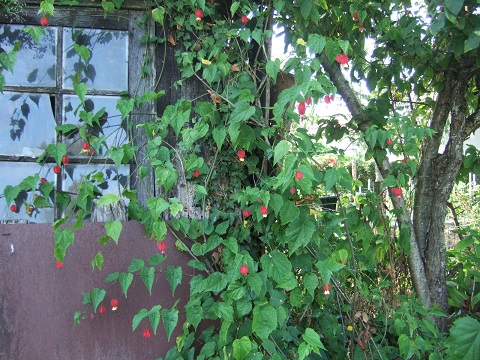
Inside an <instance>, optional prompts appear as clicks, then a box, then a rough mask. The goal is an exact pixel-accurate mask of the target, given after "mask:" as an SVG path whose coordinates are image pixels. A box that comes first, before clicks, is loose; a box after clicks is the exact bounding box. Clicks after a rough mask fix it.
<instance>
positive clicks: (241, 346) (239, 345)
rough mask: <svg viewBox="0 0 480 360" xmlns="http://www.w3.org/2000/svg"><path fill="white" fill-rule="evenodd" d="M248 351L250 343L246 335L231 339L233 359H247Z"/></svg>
mask: <svg viewBox="0 0 480 360" xmlns="http://www.w3.org/2000/svg"><path fill="white" fill-rule="evenodd" d="M250 351H252V343H251V341H250V339H249V338H248V337H247V336H243V337H241V338H240V339H235V340H234V341H233V358H234V359H235V360H244V359H247V358H248V354H249V353H250Z"/></svg>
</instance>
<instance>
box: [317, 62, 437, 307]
mask: <svg viewBox="0 0 480 360" xmlns="http://www.w3.org/2000/svg"><path fill="white" fill-rule="evenodd" d="M321 60H322V65H323V68H324V69H325V72H326V73H327V74H328V75H329V77H330V80H331V81H332V82H333V84H334V85H335V86H336V87H337V90H338V93H339V94H340V95H341V96H342V97H343V100H344V101H345V103H346V105H347V108H348V110H349V111H350V113H351V115H352V117H353V118H354V119H355V120H356V121H357V124H358V128H359V130H360V131H361V132H363V133H364V132H365V131H366V130H367V129H368V128H370V127H371V125H372V124H371V123H370V122H369V121H368V119H367V116H366V114H365V110H364V109H363V106H362V104H361V102H360V100H359V99H358V97H357V96H356V94H355V93H354V91H353V89H352V87H351V86H350V83H349V82H348V81H347V79H346V78H345V76H344V75H343V73H342V71H341V69H340V68H339V66H338V65H336V64H332V62H331V61H330V60H329V59H327V58H326V57H325V56H323V57H322V58H321ZM366 145H367V146H368V147H370V146H369V144H368V143H367V144H366ZM374 159H375V162H376V164H377V166H378V168H379V170H380V173H381V174H382V176H383V177H386V176H387V175H388V174H389V173H390V171H391V169H392V166H391V164H390V161H389V160H388V158H387V157H385V158H384V159H380V158H378V157H377V156H375V157H374ZM390 197H391V198H392V203H393V206H394V208H395V209H403V211H401V212H400V213H401V215H399V216H398V220H399V222H400V223H402V222H404V223H407V224H409V225H410V228H411V229H413V224H412V221H411V215H410V211H409V209H408V207H407V204H406V202H405V200H404V198H403V197H401V198H400V199H398V198H397V197H396V196H393V194H390ZM411 233H412V236H411V238H410V247H411V250H410V254H409V255H408V260H409V266H410V271H411V274H412V282H413V287H414V289H415V291H416V293H417V296H418V297H419V298H420V299H421V301H422V302H423V303H424V304H425V307H427V308H429V307H430V304H431V301H430V293H429V291H428V289H429V287H428V282H427V277H426V274H425V267H424V264H423V260H422V257H421V256H420V251H419V248H418V244H417V240H416V237H415V232H414V231H412V232H411Z"/></svg>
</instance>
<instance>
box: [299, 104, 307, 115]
mask: <svg viewBox="0 0 480 360" xmlns="http://www.w3.org/2000/svg"><path fill="white" fill-rule="evenodd" d="M306 110H307V106H306V105H305V102H303V101H302V102H301V103H300V104H298V113H299V114H300V116H303V115H305V111H306Z"/></svg>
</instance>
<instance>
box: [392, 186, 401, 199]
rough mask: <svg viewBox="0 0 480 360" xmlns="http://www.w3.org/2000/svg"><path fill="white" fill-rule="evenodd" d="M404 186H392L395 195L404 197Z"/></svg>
mask: <svg viewBox="0 0 480 360" xmlns="http://www.w3.org/2000/svg"><path fill="white" fill-rule="evenodd" d="M402 193H403V191H402V188H399V187H394V188H392V194H393V195H395V196H396V197H397V198H399V199H400V198H401V197H402Z"/></svg>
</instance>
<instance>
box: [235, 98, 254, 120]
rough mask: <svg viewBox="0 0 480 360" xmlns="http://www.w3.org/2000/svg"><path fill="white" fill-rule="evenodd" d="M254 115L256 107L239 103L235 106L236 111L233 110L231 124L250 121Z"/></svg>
mask: <svg viewBox="0 0 480 360" xmlns="http://www.w3.org/2000/svg"><path fill="white" fill-rule="evenodd" d="M253 114H255V107H253V106H251V105H250V104H249V103H247V102H239V103H237V104H235V109H233V111H232V114H231V115H230V122H231V123H241V122H243V121H246V120H248V119H250V117H252V116H253Z"/></svg>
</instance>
